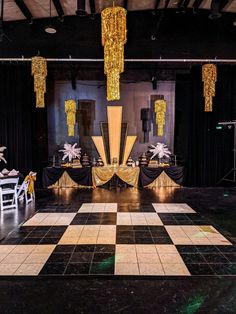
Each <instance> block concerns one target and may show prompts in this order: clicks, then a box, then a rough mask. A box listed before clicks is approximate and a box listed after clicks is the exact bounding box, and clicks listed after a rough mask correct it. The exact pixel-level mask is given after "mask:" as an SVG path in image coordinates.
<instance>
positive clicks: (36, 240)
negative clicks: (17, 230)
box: [20, 237, 50, 244]
mask: <svg viewBox="0 0 236 314" xmlns="http://www.w3.org/2000/svg"><path fill="white" fill-rule="evenodd" d="M41 240H42V238H30V237H27V238H24V240H22V241H21V243H20V244H39V243H41ZM45 244H46V243H45ZM47 244H50V243H47Z"/></svg>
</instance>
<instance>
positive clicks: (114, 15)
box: [101, 4, 127, 101]
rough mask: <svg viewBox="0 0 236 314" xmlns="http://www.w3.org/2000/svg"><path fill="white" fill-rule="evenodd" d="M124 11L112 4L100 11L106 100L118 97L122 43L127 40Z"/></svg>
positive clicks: (122, 65)
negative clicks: (105, 76)
mask: <svg viewBox="0 0 236 314" xmlns="http://www.w3.org/2000/svg"><path fill="white" fill-rule="evenodd" d="M126 12H127V11H126V10H125V9H124V8H122V7H118V6H114V4H113V7H109V8H106V9H104V10H103V11H102V13H101V17H102V45H103V46H104V73H105V74H106V75H107V100H108V101H110V100H119V99H120V73H122V72H123V71H124V44H125V43H126V41H127V38H126V33H127V29H126Z"/></svg>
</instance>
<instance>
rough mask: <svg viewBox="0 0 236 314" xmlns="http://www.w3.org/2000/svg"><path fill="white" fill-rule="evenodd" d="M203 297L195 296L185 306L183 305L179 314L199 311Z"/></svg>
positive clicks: (190, 313)
mask: <svg viewBox="0 0 236 314" xmlns="http://www.w3.org/2000/svg"><path fill="white" fill-rule="evenodd" d="M204 300H205V297H204V296H201V295H200V296H196V297H194V298H192V299H190V300H189V303H188V304H187V305H184V306H183V308H182V310H181V311H180V313H182V314H194V313H197V311H198V310H199V309H200V307H201V306H202V304H203V303H204Z"/></svg>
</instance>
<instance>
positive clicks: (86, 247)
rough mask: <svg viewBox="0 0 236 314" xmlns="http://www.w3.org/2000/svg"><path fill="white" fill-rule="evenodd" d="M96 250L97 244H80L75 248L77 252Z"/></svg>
mask: <svg viewBox="0 0 236 314" xmlns="http://www.w3.org/2000/svg"><path fill="white" fill-rule="evenodd" d="M94 250H95V244H94V245H93V244H89V245H85V244H80V245H76V246H75V252H94Z"/></svg>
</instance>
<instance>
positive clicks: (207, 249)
mask: <svg viewBox="0 0 236 314" xmlns="http://www.w3.org/2000/svg"><path fill="white" fill-rule="evenodd" d="M196 248H197V250H198V252H200V253H219V250H217V247H215V246H214V245H196Z"/></svg>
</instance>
